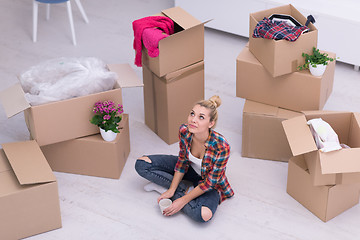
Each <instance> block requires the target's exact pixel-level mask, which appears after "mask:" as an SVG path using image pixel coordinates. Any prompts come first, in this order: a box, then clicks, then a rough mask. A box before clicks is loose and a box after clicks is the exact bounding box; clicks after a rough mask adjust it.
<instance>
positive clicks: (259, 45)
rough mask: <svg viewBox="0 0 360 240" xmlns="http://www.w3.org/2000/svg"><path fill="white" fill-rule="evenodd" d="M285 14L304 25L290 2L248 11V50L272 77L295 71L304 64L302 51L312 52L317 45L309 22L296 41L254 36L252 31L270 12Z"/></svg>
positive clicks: (316, 33)
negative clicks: (307, 28)
mask: <svg viewBox="0 0 360 240" xmlns="http://www.w3.org/2000/svg"><path fill="white" fill-rule="evenodd" d="M275 13H276V14H286V15H290V16H292V17H293V18H295V19H296V20H297V21H298V22H299V23H300V24H302V25H305V23H306V20H307V19H306V17H304V16H303V15H302V14H301V13H300V12H299V11H298V10H297V9H296V8H295V7H294V6H292V5H291V4H289V5H284V6H280V7H275V8H271V9H267V10H263V11H259V12H255V13H250V27H249V42H250V46H249V47H250V51H251V52H252V53H253V54H254V55H255V57H256V58H257V59H258V60H259V61H260V62H261V64H262V65H263V66H264V67H265V69H266V70H267V71H268V72H269V73H270V74H271V76H272V77H277V76H281V75H284V74H288V73H292V72H295V71H296V68H297V66H299V65H302V64H304V61H305V60H304V58H303V57H302V56H301V54H302V53H307V54H310V53H312V48H313V47H317V39H318V30H317V29H316V27H315V26H314V25H313V24H312V23H310V24H309V25H308V27H309V28H310V31H309V32H307V33H303V34H302V35H301V36H300V37H299V38H298V39H297V40H296V41H294V42H290V41H288V40H285V39H282V40H274V39H264V38H254V37H253V33H254V29H255V27H256V25H257V24H258V22H259V21H262V20H263V19H264V17H267V18H268V17H270V15H272V14H275Z"/></svg>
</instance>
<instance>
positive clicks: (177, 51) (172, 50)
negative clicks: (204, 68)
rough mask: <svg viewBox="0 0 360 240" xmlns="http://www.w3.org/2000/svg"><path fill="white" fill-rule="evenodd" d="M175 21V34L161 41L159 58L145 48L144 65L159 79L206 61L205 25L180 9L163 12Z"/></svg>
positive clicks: (175, 8) (162, 12)
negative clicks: (150, 54)
mask: <svg viewBox="0 0 360 240" xmlns="http://www.w3.org/2000/svg"><path fill="white" fill-rule="evenodd" d="M159 15H161V16H166V17H169V18H170V19H171V20H173V21H174V25H175V33H174V34H172V35H170V36H169V37H166V38H164V39H162V40H160V41H159V52H160V53H159V56H157V57H156V58H152V57H150V56H149V55H148V54H147V51H146V48H143V54H142V64H143V65H146V66H147V67H148V68H149V69H150V70H151V71H152V72H153V73H155V74H156V75H157V76H159V77H163V76H164V75H165V74H168V73H171V72H174V71H176V70H179V69H182V68H184V67H187V66H189V65H191V64H194V63H197V62H200V61H203V60H204V24H205V23H206V22H204V23H202V22H200V21H199V20H198V19H196V18H195V17H193V16H192V15H190V14H189V13H188V12H186V11H185V10H184V9H182V8H180V7H174V8H169V9H166V10H163V11H161V13H160V14H159Z"/></svg>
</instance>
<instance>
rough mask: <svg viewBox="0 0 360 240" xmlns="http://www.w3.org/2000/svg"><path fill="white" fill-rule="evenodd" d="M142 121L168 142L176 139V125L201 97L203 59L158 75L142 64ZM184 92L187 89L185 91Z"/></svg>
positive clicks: (185, 118) (202, 95)
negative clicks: (143, 117)
mask: <svg viewBox="0 0 360 240" xmlns="http://www.w3.org/2000/svg"><path fill="white" fill-rule="evenodd" d="M143 81H144V110H145V124H146V125H147V126H148V127H149V128H150V129H151V130H152V131H153V132H155V133H156V134H157V135H158V136H159V137H160V138H161V139H162V140H164V141H165V142H166V143H167V144H173V143H175V142H177V141H179V127H180V125H181V124H183V123H186V122H187V116H188V115H189V113H190V111H191V108H192V107H193V106H194V104H195V103H196V102H198V101H200V100H202V99H204V62H203V61H201V62H198V63H195V64H192V65H190V66H188V67H185V68H182V69H180V70H177V71H174V72H171V73H168V74H166V75H165V76H164V77H161V78H160V77H158V76H157V75H156V74H154V73H153V72H151V70H150V69H148V68H147V67H146V66H143ZM184 93H186V94H185V95H184Z"/></svg>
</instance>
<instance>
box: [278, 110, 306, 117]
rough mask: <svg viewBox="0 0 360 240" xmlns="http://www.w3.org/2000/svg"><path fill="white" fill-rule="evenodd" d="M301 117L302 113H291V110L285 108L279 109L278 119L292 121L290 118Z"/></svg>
mask: <svg viewBox="0 0 360 240" xmlns="http://www.w3.org/2000/svg"><path fill="white" fill-rule="evenodd" d="M301 115H302V113H300V112H296V111H291V110H287V109H284V108H279V111H278V117H281V118H285V119H290V118H294V117H298V116H301Z"/></svg>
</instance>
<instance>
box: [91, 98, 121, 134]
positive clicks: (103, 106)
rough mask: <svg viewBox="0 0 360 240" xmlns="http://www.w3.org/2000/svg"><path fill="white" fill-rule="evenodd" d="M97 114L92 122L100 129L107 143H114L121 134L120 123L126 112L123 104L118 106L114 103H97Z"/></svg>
mask: <svg viewBox="0 0 360 240" xmlns="http://www.w3.org/2000/svg"><path fill="white" fill-rule="evenodd" d="M93 112H94V113H96V115H94V116H93V117H92V118H91V120H90V122H91V123H92V124H95V125H96V126H98V127H99V128H100V133H101V136H102V137H103V139H104V140H105V141H113V140H114V139H115V138H116V135H117V133H119V129H118V126H119V123H120V121H121V119H122V116H121V114H122V113H123V112H124V110H123V106H122V105H121V104H118V105H116V104H115V103H114V102H113V101H104V102H101V101H99V102H96V103H95V105H94V108H93Z"/></svg>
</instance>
